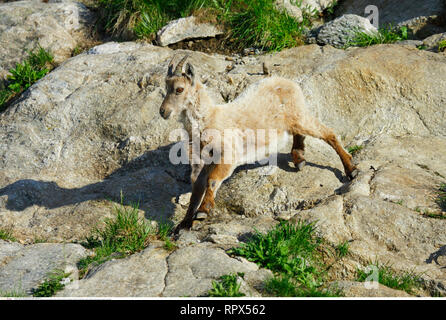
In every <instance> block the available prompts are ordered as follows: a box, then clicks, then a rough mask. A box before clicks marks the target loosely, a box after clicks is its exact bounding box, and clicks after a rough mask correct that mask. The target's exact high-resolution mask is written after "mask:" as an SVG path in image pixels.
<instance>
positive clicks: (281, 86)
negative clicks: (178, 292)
mask: <svg viewBox="0 0 446 320" xmlns="http://www.w3.org/2000/svg"><path fill="white" fill-rule="evenodd" d="M187 58H188V57H187V56H185V57H183V58H182V59H181V61H180V62H178V64H177V65H176V66H174V60H176V58H175V57H174V58H173V59H172V61H171V62H170V64H169V68H168V73H167V78H166V90H167V95H166V97H165V99H164V101H163V103H162V104H161V107H160V114H161V116H162V117H163V118H164V119H168V118H169V117H172V116H178V117H179V118H180V120H181V122H183V124H184V126H185V128H186V130H188V132H189V137H192V134H194V132H198V133H199V134H202V133H203V132H205V131H206V130H209V129H213V130H217V131H218V132H220V133H221V136H223V133H224V131H225V129H239V130H238V131H237V132H244V130H246V129H251V130H254V131H255V130H259V129H263V130H265V129H266V130H268V129H274V130H275V131H276V132H277V134H276V135H274V136H273V137H271V136H267V137H266V136H265V138H264V139H257V140H256V141H255V147H254V149H255V153H256V154H257V152H258V151H259V150H263V151H264V150H267V149H268V150H270V148H269V147H270V145H272V144H276V146H277V148H276V149H277V150H279V149H280V148H281V147H282V146H283V145H284V144H285V143H286V142H287V137H291V136H292V137H293V146H292V150H291V155H292V158H293V162H294V164H295V166H296V168H297V169H298V170H302V169H303V167H304V165H305V159H304V149H305V146H304V139H305V136H307V135H309V136H312V137H315V138H319V139H322V140H324V141H325V142H327V143H328V144H329V145H330V146H331V147H333V149H334V150H335V151H336V152H337V154H338V155H339V157H340V158H341V161H342V164H343V165H344V170H345V173H346V175H347V176H348V177H349V178H350V179H353V178H354V177H355V176H356V175H357V173H358V170H357V168H356V167H355V166H354V165H353V164H352V157H351V155H350V154H349V153H348V152H346V151H345V150H344V148H343V147H342V146H341V144H340V143H339V141H338V140H337V138H336V136H335V134H334V133H333V131H332V130H331V129H330V128H328V127H326V126H324V125H323V124H321V123H320V122H319V121H318V120H317V119H316V118H314V117H313V116H311V115H310V113H309V112H308V110H307V108H306V105H305V100H304V96H303V93H302V90H301V89H300V87H299V86H298V85H297V84H296V83H294V82H293V81H291V80H287V79H284V78H279V77H268V78H265V79H263V80H261V81H259V82H257V83H255V84H252V85H251V86H249V87H248V88H247V89H246V90H245V91H244V92H243V93H242V94H240V95H239V96H238V97H237V98H236V99H235V100H234V101H232V102H230V103H227V104H221V105H218V104H215V103H214V102H213V101H212V99H211V98H210V96H209V95H208V94H207V92H206V88H205V86H204V85H203V84H202V83H201V82H200V81H199V79H198V77H197V76H196V74H195V71H194V67H193V66H192V65H191V63H189V62H187ZM231 138H233V137H227V136H225V137H224V139H231ZM238 138H240V137H238ZM246 139H247V137H246V136H243V135H242V137H241V139H238V140H237V139H235V140H236V141H239V142H238V143H241V144H242V146H241V148H233V149H232V150H231V152H232V154H231V155H230V156H231V158H232V159H233V161H231V162H230V163H228V162H227V161H222V159H223V158H224V157H226V156H228V155H225V149H224V148H222V146H221V141H217V142H216V141H212V140H210V141H205V142H206V143H207V144H206V145H207V147H206V148H208V149H212V150H217V151H218V154H219V159H220V160H221V161H215V162H214V163H210V164H205V163H204V162H203V161H201V162H200V163H199V164H192V174H191V181H192V196H191V200H190V204H189V208H188V210H187V213H186V216H185V218H184V219H183V221H182V222H181V223H180V224H179V225H178V227H177V228H176V232H178V231H179V230H180V229H182V228H190V227H191V226H192V223H193V220H194V219H199V218H204V217H207V215H208V214H209V213H210V210H211V209H212V208H213V207H214V198H215V195H216V192H217V190H218V188H219V187H220V185H221V183H222V182H223V181H224V180H225V179H227V178H228V177H229V176H230V175H231V174H232V172H233V171H234V169H235V168H236V167H237V166H239V165H241V164H244V163H249V162H251V161H252V160H253V159H255V154H250V153H249V152H248V150H249V148H246V145H247V144H248V142H247V141H246ZM209 145H211V146H212V148H209ZM203 147H204V143H202V144H201V148H203ZM239 150H242V151H239ZM251 151H253V150H252V149H251ZM200 154H201V153H200Z"/></svg>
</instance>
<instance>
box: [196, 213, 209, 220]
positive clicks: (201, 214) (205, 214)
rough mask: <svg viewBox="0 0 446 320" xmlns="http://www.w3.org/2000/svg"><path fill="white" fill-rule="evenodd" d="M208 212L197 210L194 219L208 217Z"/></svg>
mask: <svg viewBox="0 0 446 320" xmlns="http://www.w3.org/2000/svg"><path fill="white" fill-rule="evenodd" d="M207 217H208V214H207V213H206V212H197V213H196V214H195V217H194V220H200V221H201V220H205V219H207Z"/></svg>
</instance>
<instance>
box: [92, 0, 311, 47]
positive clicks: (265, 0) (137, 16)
mask: <svg viewBox="0 0 446 320" xmlns="http://www.w3.org/2000/svg"><path fill="white" fill-rule="evenodd" d="M99 3H100V6H101V7H102V11H103V18H102V24H103V25H104V27H105V29H106V31H108V32H111V33H113V34H115V35H117V36H120V35H122V34H123V33H125V32H126V31H128V30H130V31H131V32H133V34H134V36H136V37H138V38H145V39H149V40H153V39H155V36H156V32H157V31H158V30H160V29H161V28H162V27H163V26H164V25H166V24H167V22H169V21H170V20H173V19H177V18H180V17H186V16H189V15H194V16H196V17H197V18H198V19H199V20H201V21H203V22H216V23H218V24H220V25H221V26H224V28H225V29H226V31H227V35H229V36H230V37H229V38H230V40H228V41H227V45H228V46H231V47H234V49H242V48H246V47H257V48H261V49H264V50H267V51H277V50H281V49H283V48H287V47H293V46H297V45H300V44H303V37H304V36H303V34H304V30H305V28H309V27H310V26H311V19H312V18H313V17H315V16H317V15H318V14H319V13H318V12H314V11H310V10H309V9H306V8H303V21H301V22H298V21H297V20H296V19H295V18H293V17H292V16H290V15H288V14H287V13H286V11H285V10H280V9H278V8H277V6H276V5H275V1H274V0H227V1H225V0H151V1H144V0H100V1H99ZM299 3H300V2H299V1H298V3H297V5H299Z"/></svg>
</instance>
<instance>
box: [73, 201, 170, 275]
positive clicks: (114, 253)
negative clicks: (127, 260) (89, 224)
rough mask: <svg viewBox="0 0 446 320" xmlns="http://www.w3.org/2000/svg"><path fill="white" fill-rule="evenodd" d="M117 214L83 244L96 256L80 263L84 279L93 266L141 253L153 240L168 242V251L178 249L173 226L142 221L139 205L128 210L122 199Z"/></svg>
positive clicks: (116, 209) (95, 230) (95, 229)
mask: <svg viewBox="0 0 446 320" xmlns="http://www.w3.org/2000/svg"><path fill="white" fill-rule="evenodd" d="M114 210H115V212H116V216H115V217H114V218H111V219H110V218H109V219H106V220H105V221H104V223H105V226H104V227H102V228H98V227H96V228H94V229H93V234H92V235H91V236H90V237H88V238H87V239H86V243H84V244H83V245H84V246H85V247H86V248H89V249H93V251H94V255H93V256H89V257H86V258H83V259H81V260H80V261H79V262H78V267H79V269H80V273H81V275H85V274H86V272H87V271H88V269H89V268H90V267H91V266H92V265H93V266H95V265H99V264H102V263H104V262H106V261H108V260H110V259H113V258H117V259H119V258H124V257H126V256H128V255H130V254H133V253H136V252H139V251H141V250H143V249H144V248H146V247H147V246H148V244H149V243H150V241H151V240H155V239H161V240H163V241H165V246H164V247H165V248H166V249H167V250H169V251H172V250H174V249H175V248H176V245H175V243H174V242H172V240H171V239H170V238H169V235H170V234H171V232H172V226H171V225H170V224H167V223H166V224H160V226H159V227H158V228H155V227H153V226H152V225H151V224H150V223H149V222H148V221H146V220H145V219H142V218H139V216H138V205H132V206H131V208H127V207H125V206H124V205H123V199H122V197H121V205H120V207H116V206H115V207H114Z"/></svg>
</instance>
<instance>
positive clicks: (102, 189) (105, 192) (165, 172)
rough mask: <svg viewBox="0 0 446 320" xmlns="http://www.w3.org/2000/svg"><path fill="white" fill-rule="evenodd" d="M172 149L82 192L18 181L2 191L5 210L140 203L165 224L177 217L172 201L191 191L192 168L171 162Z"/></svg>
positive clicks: (132, 163) (129, 165)
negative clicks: (107, 202) (101, 202)
mask: <svg viewBox="0 0 446 320" xmlns="http://www.w3.org/2000/svg"><path fill="white" fill-rule="evenodd" d="M170 147H171V145H169V146H165V147H160V148H158V149H156V150H153V151H148V152H146V153H145V154H143V155H141V156H140V157H137V158H135V159H133V160H132V161H130V162H128V163H126V164H125V165H123V166H122V167H121V168H119V169H118V170H116V171H114V172H113V173H112V174H110V175H109V176H107V177H106V178H105V179H104V180H102V181H99V182H96V183H92V184H89V185H86V186H83V187H80V188H72V189H70V188H63V187H60V186H59V185H58V183H56V182H53V181H41V180H32V179H23V180H18V181H16V182H14V183H12V184H10V185H8V186H6V187H4V188H1V189H0V197H2V196H5V195H6V196H7V200H6V204H5V207H6V209H8V210H10V211H23V210H25V209H26V208H28V207H31V206H34V205H37V206H40V207H44V208H47V209H56V208H60V207H63V206H69V205H76V204H80V203H82V202H86V201H91V200H110V201H113V202H116V203H120V202H121V192H122V194H123V198H124V201H125V202H124V203H125V204H134V203H138V204H139V208H140V209H142V210H144V212H145V216H146V217H147V218H151V219H155V220H165V219H168V218H169V217H171V215H172V214H173V213H174V209H175V205H174V203H172V201H171V199H172V198H173V197H178V196H180V195H181V194H184V193H187V192H189V191H190V183H189V173H190V168H189V166H188V165H173V164H171V163H170V161H169V149H170Z"/></svg>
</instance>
